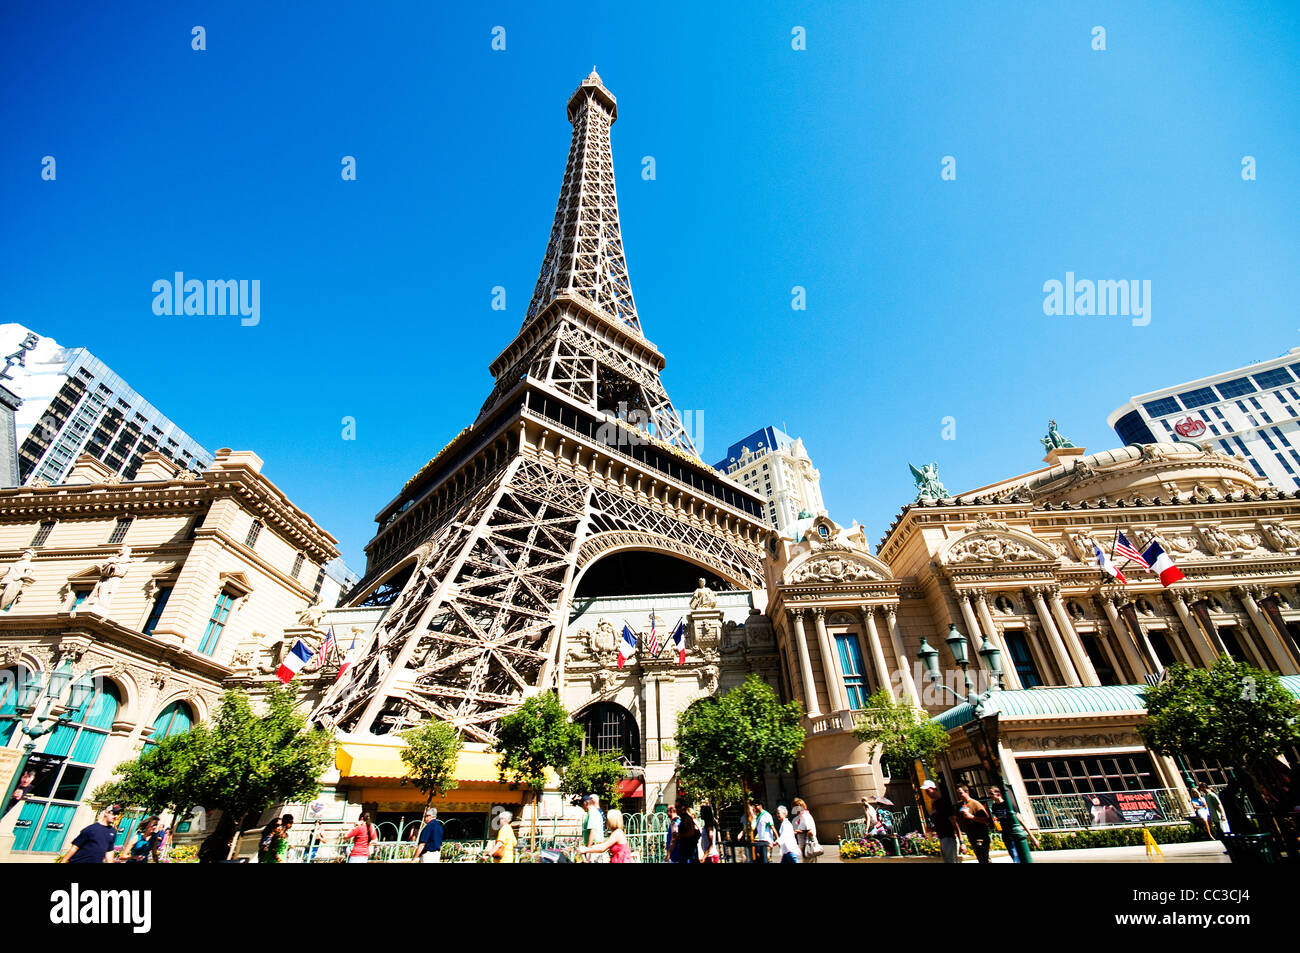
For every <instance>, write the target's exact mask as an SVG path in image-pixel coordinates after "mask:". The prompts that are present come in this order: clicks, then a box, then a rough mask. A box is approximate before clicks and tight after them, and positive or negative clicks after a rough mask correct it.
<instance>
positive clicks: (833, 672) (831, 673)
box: [813, 606, 849, 712]
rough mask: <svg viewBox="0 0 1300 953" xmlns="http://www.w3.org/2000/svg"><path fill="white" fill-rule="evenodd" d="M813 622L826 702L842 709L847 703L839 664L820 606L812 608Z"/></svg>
mask: <svg viewBox="0 0 1300 953" xmlns="http://www.w3.org/2000/svg"><path fill="white" fill-rule="evenodd" d="M813 624H814V625H816V626H817V645H818V646H819V647H820V648H821V652H822V676H823V677H824V678H825V679H826V704H827V705H829V706H830V709H831V711H833V712H835V711H844V710H845V709H846V708H848V707H849V703H848V702H847V701H845V699H844V684H843V682H842V681H841V674H840V670H839V666H838V665H836V664H835V646H834V645H832V644H831V637H830V634H829V633H828V632H827V631H826V610H825V609H823V608H822V607H821V606H818V607H817V608H815V609H813Z"/></svg>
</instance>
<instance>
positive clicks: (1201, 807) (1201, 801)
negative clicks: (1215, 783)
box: [1192, 784, 1215, 840]
mask: <svg viewBox="0 0 1300 953" xmlns="http://www.w3.org/2000/svg"><path fill="white" fill-rule="evenodd" d="M1192 810H1193V811H1195V812H1196V819H1197V820H1198V821H1200V827H1201V829H1202V830H1203V831H1205V836H1206V837H1208V838H1210V840H1214V839H1215V837H1214V831H1213V829H1211V827H1210V805H1209V802H1208V801H1207V799H1206V797H1205V785H1204V784H1198V785H1196V788H1195V790H1193V791H1192Z"/></svg>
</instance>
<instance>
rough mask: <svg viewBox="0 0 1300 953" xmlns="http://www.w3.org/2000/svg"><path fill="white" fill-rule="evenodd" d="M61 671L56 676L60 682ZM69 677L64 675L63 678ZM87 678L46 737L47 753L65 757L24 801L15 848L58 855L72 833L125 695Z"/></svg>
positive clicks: (79, 683)
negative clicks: (65, 718)
mask: <svg viewBox="0 0 1300 953" xmlns="http://www.w3.org/2000/svg"><path fill="white" fill-rule="evenodd" d="M57 675H58V673H56V675H55V677H54V678H52V679H51V681H52V683H53V685H57V684H58V681H59V679H58V677H57ZM66 677H67V676H66V675H65V676H64V678H66ZM98 681H99V684H98V685H97V684H96V680H95V679H93V678H91V677H90V676H83V677H82V678H80V679H78V680H77V682H76V683H75V684H74V685H73V686H72V688H71V691H70V694H69V708H70V714H71V716H72V717H71V719H70V720H69V721H68V723H67V724H63V725H59V726H58V727H57V728H55V729H54V730H53V731H52V732H50V733H49V734H48V735H47V736H46V740H45V745H44V747H43V748H42V752H41V753H42V754H45V755H48V756H52V757H53V758H60V757H61V758H62V759H63V760H62V763H60V764H59V765H58V766H57V768H55V769H53V770H51V771H49V772H48V773H47V774H45V776H44V777H42V778H40V779H39V780H38V781H37V783H36V785H35V787H33V788H32V790H31V792H30V793H29V794H28V796H27V797H26V798H25V799H24V800H23V806H22V810H21V811H20V812H19V815H18V820H17V822H16V823H15V825H14V848H13V849H14V850H30V851H38V852H42V853H56V852H58V851H59V850H62V848H63V844H64V842H65V840H66V838H67V836H68V834H69V833H71V832H70V831H69V830H68V828H69V825H71V823H72V815H73V814H75V813H76V810H77V806H78V805H79V804H80V803H81V799H82V798H83V797H84V796H85V795H86V794H87V793H89V792H88V791H87V790H86V788H87V784H88V782H89V781H90V775H91V773H92V772H93V771H94V770H95V764H96V762H98V761H99V756H100V753H101V752H102V751H103V750H104V743H105V742H106V741H108V735H109V732H110V731H111V730H112V727H113V721H114V719H116V718H117V710H118V706H119V705H121V703H122V696H121V694H120V693H119V692H118V690H117V686H115V685H114V684H113V683H112V682H109V681H107V680H106V679H99V680H98Z"/></svg>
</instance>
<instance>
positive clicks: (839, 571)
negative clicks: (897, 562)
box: [785, 547, 893, 585]
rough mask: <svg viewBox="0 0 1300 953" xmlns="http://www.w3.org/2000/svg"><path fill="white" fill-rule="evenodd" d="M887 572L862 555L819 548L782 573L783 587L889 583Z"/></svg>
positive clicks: (870, 558)
mask: <svg viewBox="0 0 1300 953" xmlns="http://www.w3.org/2000/svg"><path fill="white" fill-rule="evenodd" d="M892 578H893V575H892V574H891V573H890V571H889V568H888V567H887V566H886V565H885V564H884V563H882V562H881V561H880V560H878V559H876V558H874V557H873V556H869V555H867V554H866V553H856V552H852V551H851V550H849V549H847V548H844V549H841V548H839V547H836V548H834V549H827V548H819V549H817V550H815V551H814V552H812V553H809V554H808V555H807V556H805V558H803V559H801V560H798V561H797V562H795V563H793V564H791V565H790V567H789V568H788V569H786V571H785V582H786V583H824V584H828V585H833V584H835V583H844V582H850V583H852V582H866V581H868V580H875V581H877V582H883V581H885V580H888V579H892Z"/></svg>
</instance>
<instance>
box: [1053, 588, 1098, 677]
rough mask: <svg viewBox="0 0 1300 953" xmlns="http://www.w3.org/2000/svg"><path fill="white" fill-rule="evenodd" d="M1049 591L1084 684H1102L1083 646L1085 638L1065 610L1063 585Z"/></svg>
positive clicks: (1067, 644) (1054, 613)
mask: <svg viewBox="0 0 1300 953" xmlns="http://www.w3.org/2000/svg"><path fill="white" fill-rule="evenodd" d="M1047 592H1048V600H1049V604H1050V605H1051V607H1052V615H1053V616H1055V618H1056V622H1057V624H1058V625H1059V626H1060V628H1061V635H1062V637H1063V639H1064V641H1065V645H1066V648H1067V649H1069V652H1070V657H1071V658H1072V659H1073V660H1074V665H1075V669H1076V670H1077V671H1078V673H1079V674H1080V675H1081V676H1082V677H1083V684H1085V685H1100V684H1101V679H1099V678H1098V677H1097V671H1096V669H1094V668H1093V667H1092V659H1090V658H1088V652H1087V650H1085V649H1084V647H1083V640H1082V639H1080V638H1079V633H1078V632H1076V631H1075V629H1074V623H1073V622H1071V621H1070V613H1068V612H1066V611H1065V603H1064V602H1062V601H1061V587H1060V586H1050V587H1049V588H1048V590H1047Z"/></svg>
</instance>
